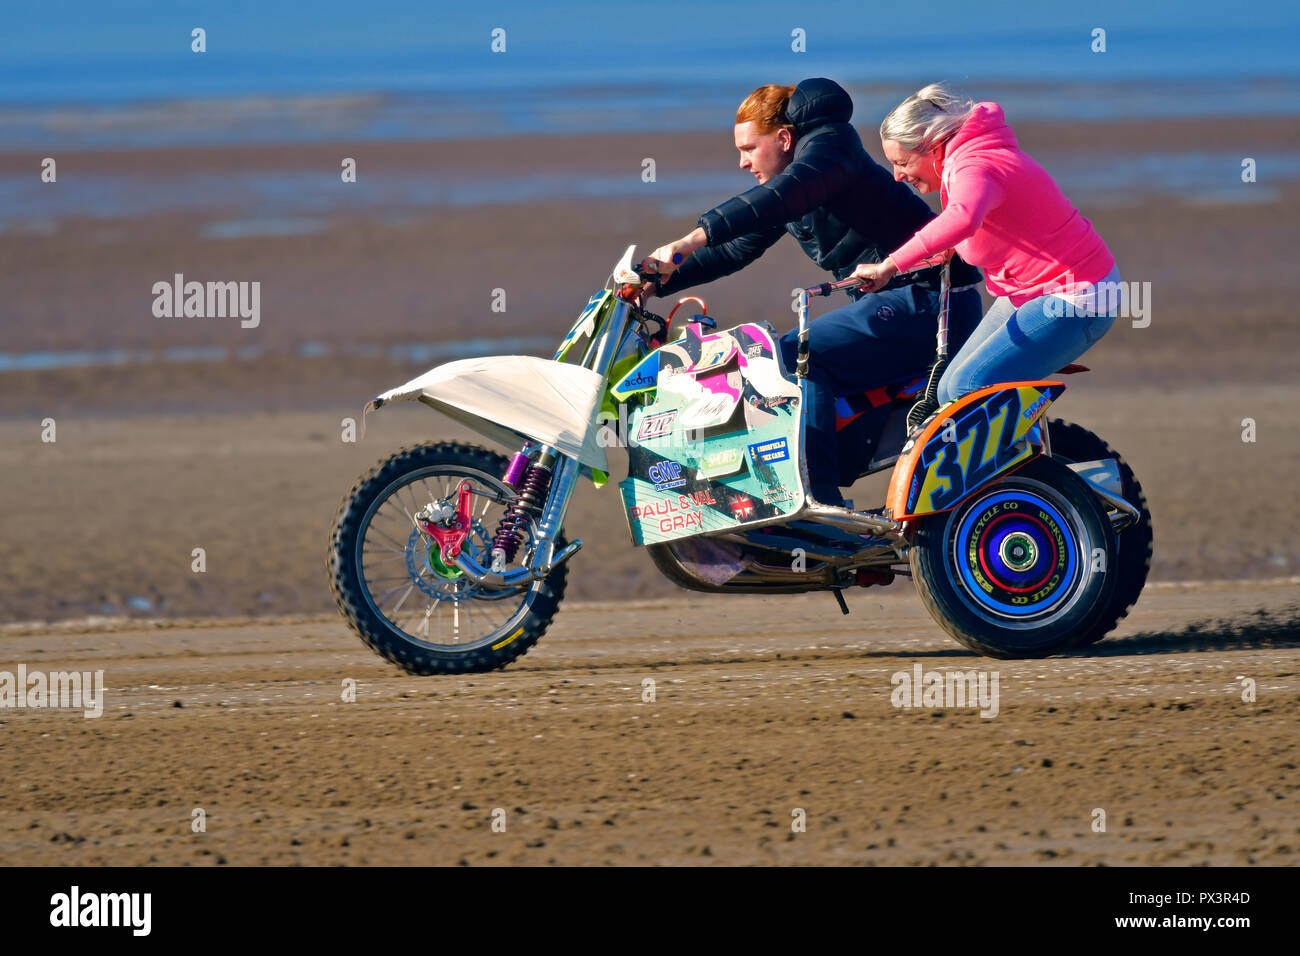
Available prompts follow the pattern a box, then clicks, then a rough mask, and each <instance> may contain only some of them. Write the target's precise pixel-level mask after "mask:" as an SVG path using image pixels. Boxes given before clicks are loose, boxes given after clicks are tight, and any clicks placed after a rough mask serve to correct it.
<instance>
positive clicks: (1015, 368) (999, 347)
mask: <svg viewBox="0 0 1300 956" xmlns="http://www.w3.org/2000/svg"><path fill="white" fill-rule="evenodd" d="M1116 275H1118V273H1116ZM1117 310H1118V305H1117V304H1116V305H1114V306H1113V307H1111V308H1109V310H1108V311H1106V312H1104V313H1102V314H1097V313H1095V312H1080V311H1076V310H1073V309H1071V308H1070V307H1069V306H1066V305H1065V303H1063V302H1062V301H1061V300H1060V299H1054V298H1053V297H1052V296H1047V295H1044V296H1039V297H1038V298H1037V299H1030V300H1029V301H1028V302H1026V303H1025V304H1024V305H1022V306H1020V308H1016V307H1015V306H1013V305H1012V304H1011V300H1010V299H1008V298H1006V297H1005V296H1003V297H1001V298H999V299H997V300H995V301H994V303H993V305H992V306H990V307H989V311H988V313H987V314H986V315H985V316H984V318H983V320H982V321H981V322H980V323H979V327H978V328H977V329H976V330H975V331H974V333H972V335H971V337H970V338H969V339H967V340H966V344H965V345H963V346H961V348H960V349H959V350H958V351H957V352H956V353H955V354H953V353H952V350H951V348H950V349H949V354H951V355H952V356H953V357H952V359H951V361H950V362H949V364H948V368H947V370H946V371H945V372H944V373H943V377H942V378H941V379H939V402H940V403H941V404H942V403H945V402H950V401H952V400H953V399H955V398H960V397H961V396H962V395H965V394H966V393H968V392H973V391H975V390H976V389H977V388H984V387H985V386H986V385H996V384H997V383H999V382H1020V381H1031V380H1034V379H1043V378H1050V377H1052V375H1053V374H1055V372H1056V371H1057V370H1058V369H1060V368H1062V367H1064V366H1066V365H1069V364H1070V363H1071V362H1073V361H1074V360H1075V359H1077V358H1078V357H1079V356H1080V355H1082V354H1083V353H1084V352H1086V351H1088V349H1090V348H1092V346H1093V345H1094V344H1095V343H1096V342H1097V340H1098V339H1100V338H1101V337H1102V336H1103V335H1105V334H1106V333H1107V332H1108V331H1110V327H1111V326H1112V325H1114V324H1115V317H1116V312H1117Z"/></svg>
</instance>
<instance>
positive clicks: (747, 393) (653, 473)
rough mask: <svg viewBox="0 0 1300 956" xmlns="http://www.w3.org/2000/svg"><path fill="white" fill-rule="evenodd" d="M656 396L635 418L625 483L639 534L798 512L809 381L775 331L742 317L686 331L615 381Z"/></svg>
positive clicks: (722, 526)
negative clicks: (731, 325)
mask: <svg viewBox="0 0 1300 956" xmlns="http://www.w3.org/2000/svg"><path fill="white" fill-rule="evenodd" d="M613 392H614V394H616V395H618V396H619V397H620V398H624V397H626V396H629V395H630V394H632V393H640V394H643V395H647V396H650V395H652V396H653V401H652V402H650V403H648V404H645V405H643V406H641V407H640V408H638V409H637V410H636V411H635V412H634V413H633V414H632V415H631V417H630V420H629V422H628V432H627V434H628V446H629V447H628V466H629V469H628V470H629V474H628V477H627V478H626V479H624V480H623V482H621V483H620V485H619V488H620V490H621V491H622V493H623V504H624V507H625V509H626V512H627V519H628V529H629V530H630V531H631V534H632V540H633V542H634V543H635V544H639V545H640V544H655V543H657V542H661V541H671V540H674V539H677V538H686V537H690V536H692V535H698V534H708V533H716V532H719V531H730V530H734V529H737V528H741V527H746V526H750V525H755V524H760V523H762V522H766V521H771V520H772V519H775V518H781V517H785V516H788V515H791V514H794V513H795V512H796V511H798V510H799V509H800V508H801V507H802V505H803V497H804V494H803V485H802V483H801V481H800V477H799V447H798V442H799V388H798V386H797V385H795V384H794V383H793V382H791V381H789V380H788V379H786V378H785V377H784V376H783V375H782V374H781V369H780V365H779V364H778V361H777V358H776V354H775V345H774V343H773V340H772V336H771V333H770V332H769V331H768V330H767V329H765V328H764V327H763V326H759V325H752V324H749V325H742V326H739V327H737V328H735V329H729V330H728V331H726V332H718V333H715V334H713V335H708V336H702V335H701V327H700V326H699V325H697V324H694V323H692V324H691V325H689V326H687V327H686V331H685V333H684V334H683V336H682V337H681V338H679V339H677V340H676V341H674V342H669V343H668V344H667V345H665V346H663V347H662V348H660V349H659V350H657V351H655V352H653V353H651V354H650V355H648V356H646V358H645V359H644V360H643V361H642V362H641V363H640V364H639V365H638V366H637V367H636V368H634V369H632V370H631V371H629V372H628V373H627V375H626V376H625V378H624V379H623V381H622V382H619V383H618V384H617V385H615V386H614V388H613Z"/></svg>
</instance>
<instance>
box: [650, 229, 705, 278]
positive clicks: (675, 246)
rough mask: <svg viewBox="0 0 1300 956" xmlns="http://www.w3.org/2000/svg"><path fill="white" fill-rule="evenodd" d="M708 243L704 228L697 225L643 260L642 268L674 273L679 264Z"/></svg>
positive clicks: (660, 273)
mask: <svg viewBox="0 0 1300 956" xmlns="http://www.w3.org/2000/svg"><path fill="white" fill-rule="evenodd" d="M707 243H708V237H707V236H705V234H704V230H703V229H701V228H699V227H696V228H695V229H694V230H692V231H691V232H689V233H687V234H686V235H685V236H682V238H680V239H678V240H677V241H676V242H670V243H668V244H667V245H664V246H660V247H659V248H658V249H656V250H655V251H654V252H652V253H650V255H648V256H646V257H645V258H644V259H642V260H641V263H640V266H639V268H640V270H641V271H642V272H649V273H652V274H656V275H661V276H669V275H672V274H673V272H674V271H675V270H676V269H677V267H678V266H679V265H681V264H682V263H683V262H685V261H686V260H687V259H689V258H690V257H691V253H693V252H695V250H696V249H699V248H700V247H701V246H703V245H705V244H707Z"/></svg>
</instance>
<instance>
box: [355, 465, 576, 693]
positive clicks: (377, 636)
mask: <svg viewBox="0 0 1300 956" xmlns="http://www.w3.org/2000/svg"><path fill="white" fill-rule="evenodd" d="M506 465H507V461H506V458H505V457H504V456H502V455H499V454H496V453H495V452H491V451H488V450H487V449H485V448H480V447H478V446H475V445H466V444H460V443H454V442H441V443H436V444H435V443H426V444H420V445H412V446H408V447H406V448H403V449H401V450H400V451H398V452H396V453H395V454H394V455H392V456H391V457H389V458H387V459H385V460H384V461H381V462H379V463H378V464H377V465H376V466H375V467H374V468H372V469H371V470H370V471H369V472H367V473H366V474H365V475H364V476H362V477H361V478H360V479H359V480H358V481H357V483H356V485H354V486H353V488H352V490H351V491H350V492H348V494H347V495H345V496H344V498H343V503H342V505H341V506H340V508H339V514H338V519H337V521H336V522H335V525H334V530H333V532H332V534H331V535H330V547H329V571H330V586H331V589H332V590H333V592H334V600H335V601H336V603H337V604H338V607H339V610H340V611H341V612H342V614H343V617H344V619H346V620H347V622H348V624H349V625H350V626H351V627H352V629H353V630H354V631H356V633H357V635H358V636H359V637H360V638H361V640H362V641H363V642H364V643H365V644H366V646H367V647H369V648H370V649H371V650H373V651H374V652H375V653H376V654H378V655H379V656H380V657H383V658H384V659H385V660H388V661H391V662H392V663H394V664H396V665H397V666H398V667H400V668H402V669H403V670H404V671H406V672H407V673H410V674H418V675H429V674H469V673H481V672H483V671H491V670H496V669H497V668H501V667H505V666H506V665H507V664H509V663H511V662H512V661H514V660H516V659H518V658H519V657H521V656H522V655H523V654H525V653H527V651H528V650H529V648H531V647H532V646H533V645H534V644H536V643H537V641H538V639H539V638H541V636H542V635H543V634H544V633H545V632H546V628H547V627H548V626H549V625H550V623H551V619H552V618H553V617H554V615H555V612H556V611H557V610H558V608H559V604H560V600H561V599H562V598H563V597H564V587H565V582H566V580H567V575H568V565H567V563H566V564H561V565H560V566H559V567H557V568H556V569H555V570H553V571H552V572H551V573H550V574H549V575H548V576H547V577H546V578H545V580H542V581H533V582H532V583H531V584H525V585H521V586H518V587H517V588H514V589H502V590H498V591H490V590H484V589H478V590H474V586H473V585H471V584H470V583H469V582H468V579H464V580H463V583H462V586H463V587H465V588H466V590H465V598H464V599H460V598H458V599H457V602H456V603H457V608H456V613H457V615H458V617H457V620H459V614H460V613H461V609H462V608H463V609H464V613H465V615H466V619H467V620H472V619H473V614H474V611H473V608H474V606H475V605H474V602H475V601H476V600H477V601H479V602H481V603H480V604H479V607H481V608H487V607H488V605H489V604H490V605H491V608H490V609H489V610H490V611H492V612H495V617H496V618H505V617H507V616H508V619H506V620H505V621H504V623H503V624H501V626H498V627H492V624H493V623H494V620H495V618H493V617H492V616H491V615H485V620H484V624H483V627H484V628H486V629H487V630H486V631H485V632H484V633H476V634H473V635H470V636H468V638H467V640H466V642H465V644H464V645H463V646H461V645H459V644H456V645H453V644H449V643H447V642H446V638H443V639H442V640H441V641H434V640H422V639H421V638H420V637H419V636H418V635H416V634H412V633H410V632H409V631H407V630H405V629H403V628H402V627H399V626H397V624H395V623H394V621H393V620H391V619H390V618H389V617H388V616H386V614H385V613H383V612H382V611H380V609H379V608H378V607H377V605H376V600H375V596H374V595H372V594H371V593H370V592H369V590H368V586H367V581H366V572H365V568H364V567H362V564H363V560H362V557H361V550H360V549H359V547H358V544H359V541H360V538H361V535H362V534H363V533H364V532H365V531H366V530H367V522H368V520H369V518H370V517H373V515H374V514H375V513H376V511H377V509H378V508H379V507H382V506H383V504H384V501H377V499H378V498H380V497H381V496H383V498H384V500H385V501H387V500H390V499H391V498H392V497H393V495H394V494H395V492H394V488H396V489H398V490H404V489H405V488H407V487H414V486H413V485H403V484H402V482H403V480H411V481H418V480H420V478H421V477H423V478H425V479H426V481H427V480H432V481H433V483H434V484H435V486H436V485H439V484H440V483H441V482H442V480H443V479H446V478H450V479H451V481H452V483H453V484H454V483H455V481H456V479H458V478H469V479H470V480H471V481H472V482H474V483H476V484H477V485H483V486H486V487H489V488H492V489H494V490H495V491H497V492H498V493H501V494H505V495H513V492H512V491H511V490H510V489H509V488H508V486H506V485H505V484H504V483H503V482H502V481H501V476H502V475H504V474H505V470H506ZM422 473H423V474H422ZM438 493H439V494H440V493H441V489H440V488H439V489H438ZM412 497H413V498H414V497H416V492H412ZM426 497H427V495H426ZM474 500H475V501H476V502H477V501H478V500H479V498H478V496H476V497H475V499H474ZM399 501H400V499H399ZM421 503H422V502H421ZM491 507H492V510H493V511H494V512H495V515H494V516H493V517H494V518H499V516H500V514H501V513H502V510H503V507H504V506H499V505H492V506H491ZM475 514H476V515H477V514H478V511H477V509H476V511H475ZM487 524H491V526H488V527H486V530H485V531H483V530H480V531H479V532H477V535H478V536H477V538H475V539H473V541H475V542H477V554H476V558H477V559H478V560H479V562H480V563H481V564H483V565H484V566H486V565H487V563H488V560H487V555H486V553H485V552H486V550H487V549H486V546H485V540H486V537H488V536H490V535H491V534H492V533H493V532H494V531H495V523H494V522H489V523H487ZM413 527H414V526H413V525H412V528H413ZM420 534H422V533H417V535H416V536H415V538H416V541H415V545H414V547H413V548H408V550H410V551H412V552H413V553H415V554H417V555H418V554H419V553H420V549H421V548H424V547H427V545H428V544H429V543H430V539H429V538H428V536H427V535H425V536H423V537H422V538H421V537H419V535H420ZM402 540H405V539H402ZM363 544H364V542H363ZM564 544H565V541H564V539H563V536H560V538H559V540H558V541H557V542H556V551H559V550H560V549H562V548H563V547H564ZM390 560H392V559H390ZM411 563H412V562H411V561H409V560H408V561H406V562H405V566H406V567H410V566H411ZM407 573H409V572H407ZM422 573H423V574H424V575H425V576H424V577H423V579H422V583H423V584H424V585H425V586H428V585H429V583H430V578H429V577H428V576H427V569H425V571H424V572H422ZM412 580H413V581H414V580H416V578H415V577H414V576H413V577H412ZM417 583H421V582H419V581H417ZM433 583H434V584H435V585H437V586H438V587H441V588H444V589H452V590H454V589H455V587H456V586H457V582H455V581H452V580H449V579H448V578H445V577H444V578H443V579H440V580H434V581H433ZM399 587H400V584H399ZM457 593H459V592H457ZM418 594H419V595H422V596H419V600H426V599H427V600H429V601H430V606H433V605H432V602H433V600H435V599H433V598H430V596H429V595H428V593H427V592H424V591H421V592H418ZM475 594H478V595H479V597H478V598H477V599H476V598H475V597H474V595H475ZM441 603H442V605H443V606H442V607H439V608H438V612H439V613H440V614H441V612H442V611H443V610H444V608H445V607H446V605H447V603H448V602H447V601H446V600H445V599H444V600H443V601H442V602H441ZM426 633H427V628H426ZM456 633H457V636H458V637H459V633H460V631H459V628H458V629H457V632H456Z"/></svg>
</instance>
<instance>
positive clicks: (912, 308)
mask: <svg viewBox="0 0 1300 956" xmlns="http://www.w3.org/2000/svg"><path fill="white" fill-rule="evenodd" d="M982 311H983V306H982V304H981V302H980V296H979V292H978V291H977V290H975V289H966V290H965V291H962V292H954V293H953V294H952V295H951V296H950V299H949V304H948V354H949V355H955V354H956V353H957V350H958V349H959V348H961V346H962V343H964V342H965V341H966V339H967V337H968V336H969V335H970V334H971V332H973V331H974V330H975V327H976V326H977V325H979V322H980V317H981V313H982ZM938 317H939V293H938V292H937V291H930V290H929V289H925V288H922V287H921V286H919V285H916V284H912V285H907V286H903V287H902V288H898V289H885V290H882V291H880V292H872V293H869V294H867V295H864V296H862V297H861V298H859V299H858V300H857V301H856V302H852V303H850V304H849V305H846V306H843V307H842V308H839V309H835V310H834V311H832V312H827V313H826V314H825V315H822V316H819V317H817V318H814V319H810V320H809V329H810V332H809V336H808V345H809V360H808V390H807V402H808V405H807V408H806V409H805V410H804V411H805V414H807V416H808V420H807V425H806V430H805V433H804V437H805V439H806V445H805V448H806V450H805V454H806V456H807V460H808V477H809V480H810V483H811V485H812V489H811V490H812V493H813V497H814V498H816V499H817V500H818V501H823V502H826V503H827V504H839V503H840V502H842V501H843V497H842V496H841V495H840V490H839V487H838V486H839V447H838V445H837V444H836V440H835V399H836V397H837V396H840V395H852V394H855V393H857V392H863V391H866V390H867V389H869V388H873V387H875V386H877V385H882V384H884V383H885V382H888V381H890V380H892V379H895V378H898V377H899V376H901V375H905V374H907V373H909V372H922V371H924V370H925V369H928V368H929V367H930V365H931V364H932V363H933V362H934V356H935V335H936V334H937V333H938V330H939V326H938ZM798 344H799V330H798V329H797V328H796V329H792V330H790V331H789V332H787V333H786V334H785V335H783V336H782V337H781V356H782V359H783V361H784V362H785V367H786V370H787V371H789V372H790V373H792V374H793V372H794V368H795V361H796V352H797V351H798Z"/></svg>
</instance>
